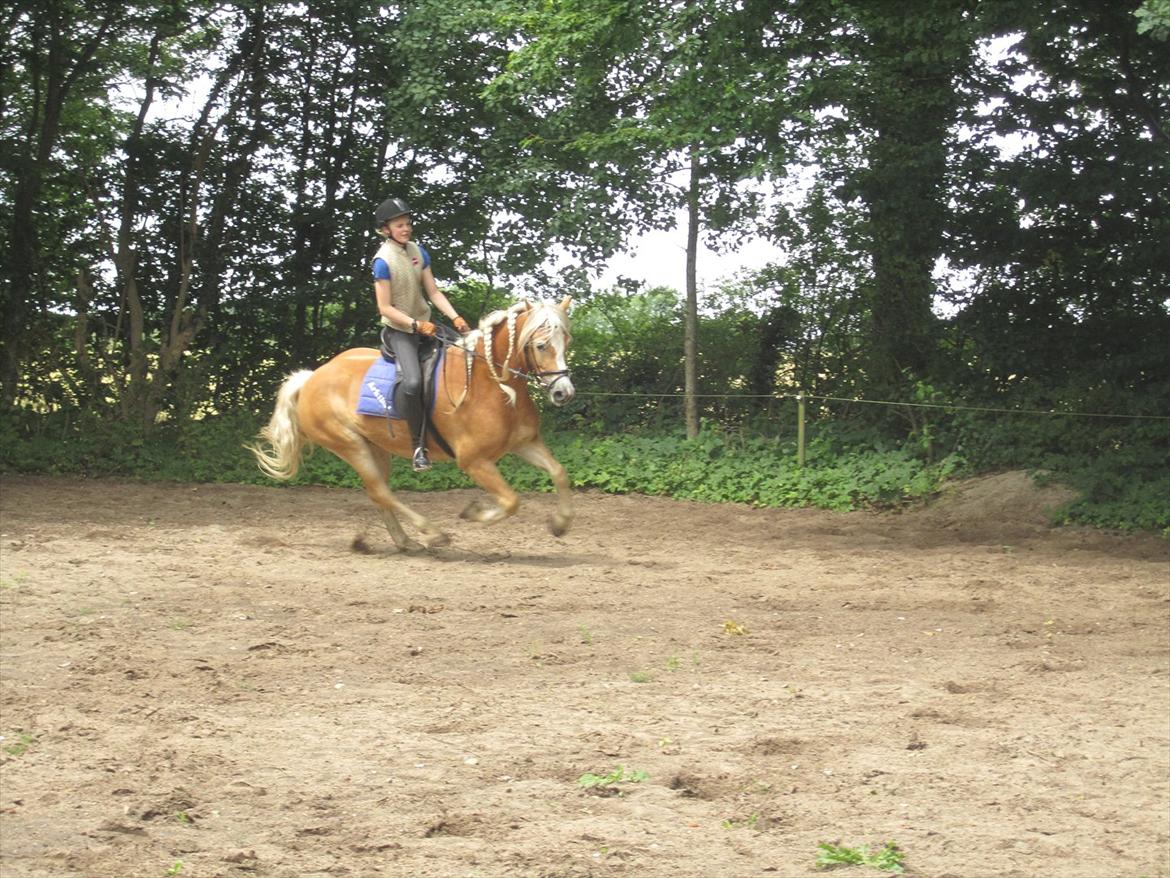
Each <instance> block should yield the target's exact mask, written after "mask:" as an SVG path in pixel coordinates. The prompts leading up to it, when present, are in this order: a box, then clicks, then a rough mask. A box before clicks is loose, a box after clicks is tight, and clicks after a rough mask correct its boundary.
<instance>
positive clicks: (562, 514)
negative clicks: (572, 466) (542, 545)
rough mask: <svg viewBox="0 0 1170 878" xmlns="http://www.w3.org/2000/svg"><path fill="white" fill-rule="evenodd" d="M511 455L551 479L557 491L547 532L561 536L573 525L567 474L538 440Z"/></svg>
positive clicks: (516, 449)
mask: <svg viewBox="0 0 1170 878" xmlns="http://www.w3.org/2000/svg"><path fill="white" fill-rule="evenodd" d="M513 453H515V454H516V455H517V456H518V457H520V458H521V459H522V460H525V461H527V462H528V463H530V464H532V465H533V466H534V467H537V468H538V469H542V470H544V471H545V472H546V473H548V475H549V478H551V479H552V483H553V486H554V487H555V488H556V489H557V511H556V514H555V515H554V516H553V518H552V521H550V522H549V530H551V531H552V532H553V536H557V537H559V536H563V535H564V534H565V533H566V532H567V531H568V530H569V526H570V525H571V524H572V523H573V493H572V490H571V489H570V486H569V474H568V473H566V472H565V468H564V467H563V466H562V465H561V462H560V461H559V460H557V459H556V458H555V457H553V456H552V452H551V451H549V450H548V446H547V445H545V444H544V443H543V442H542V441H541V440H539V439H534V440H533V441H532V442H529V443H528V444H527V445H521V446H519V447H517V448H515V449H513Z"/></svg>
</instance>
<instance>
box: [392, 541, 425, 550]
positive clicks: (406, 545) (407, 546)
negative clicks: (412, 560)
mask: <svg viewBox="0 0 1170 878" xmlns="http://www.w3.org/2000/svg"><path fill="white" fill-rule="evenodd" d="M425 549H426V546H424V545H423V544H422V543H420V542H419V541H418V540H409V539H408V540H406V541H405V542H402V543H399V544H398V551H399V552H407V553H411V552H422V551H424V550H425Z"/></svg>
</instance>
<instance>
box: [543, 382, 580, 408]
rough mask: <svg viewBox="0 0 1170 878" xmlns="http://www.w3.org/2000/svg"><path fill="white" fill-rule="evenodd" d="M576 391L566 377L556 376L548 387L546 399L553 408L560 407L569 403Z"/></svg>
mask: <svg viewBox="0 0 1170 878" xmlns="http://www.w3.org/2000/svg"><path fill="white" fill-rule="evenodd" d="M576 393H577V391H576V390H575V389H573V382H572V381H570V380H569V376H568V375H558V376H557V377H556V378H554V379H553V381H552V383H551V384H549V385H548V399H549V402H551V403H552V404H553V405H555V406H562V405H564V404H565V403H567V402H569V400H571V399H572V398H573V397H574V396H575V395H576Z"/></svg>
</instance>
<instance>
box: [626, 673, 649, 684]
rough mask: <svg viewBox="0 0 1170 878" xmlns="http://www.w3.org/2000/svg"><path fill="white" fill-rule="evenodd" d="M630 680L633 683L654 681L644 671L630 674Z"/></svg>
mask: <svg viewBox="0 0 1170 878" xmlns="http://www.w3.org/2000/svg"><path fill="white" fill-rule="evenodd" d="M630 679H631V680H633V681H634V682H635V683H649V682H650V681H651V680H653V679H654V677H652V676H651V675H650V674H649V673H647V672H646V671H633V672H632V673H631V674H630Z"/></svg>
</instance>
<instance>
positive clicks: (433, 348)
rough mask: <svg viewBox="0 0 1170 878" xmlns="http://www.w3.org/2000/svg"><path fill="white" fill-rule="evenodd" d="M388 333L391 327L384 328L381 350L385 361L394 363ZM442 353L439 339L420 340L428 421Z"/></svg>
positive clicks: (419, 355) (424, 402)
mask: <svg viewBox="0 0 1170 878" xmlns="http://www.w3.org/2000/svg"><path fill="white" fill-rule="evenodd" d="M388 332H390V327H388V326H383V327H382V333H381V336H380V339H381V346H380V348H379V349H380V350H381V352H382V359H383V360H385V361H386V362H387V363H394V362H395V359H394V351H392V350H390V344H389V341H388V339H389V336H388V335H387V333H388ZM442 352H443V346H442V345H441V344H440V343H439V339H437V338H427V337H425V336H424V337H423V338H421V339H419V351H418V365H419V368H420V369H422V379H423V411H425V412H427V413H428V420H429V419H430V418H429V413H430V410H431V404H432V403H433V402H434V399H435V383H436V382H437V380H438V376H437V374H436V373H437V372H438V369H436V368H435V366H436V365H437V363H438V358H439V355H440V354H441V353H442ZM391 389H393V388H391Z"/></svg>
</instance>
